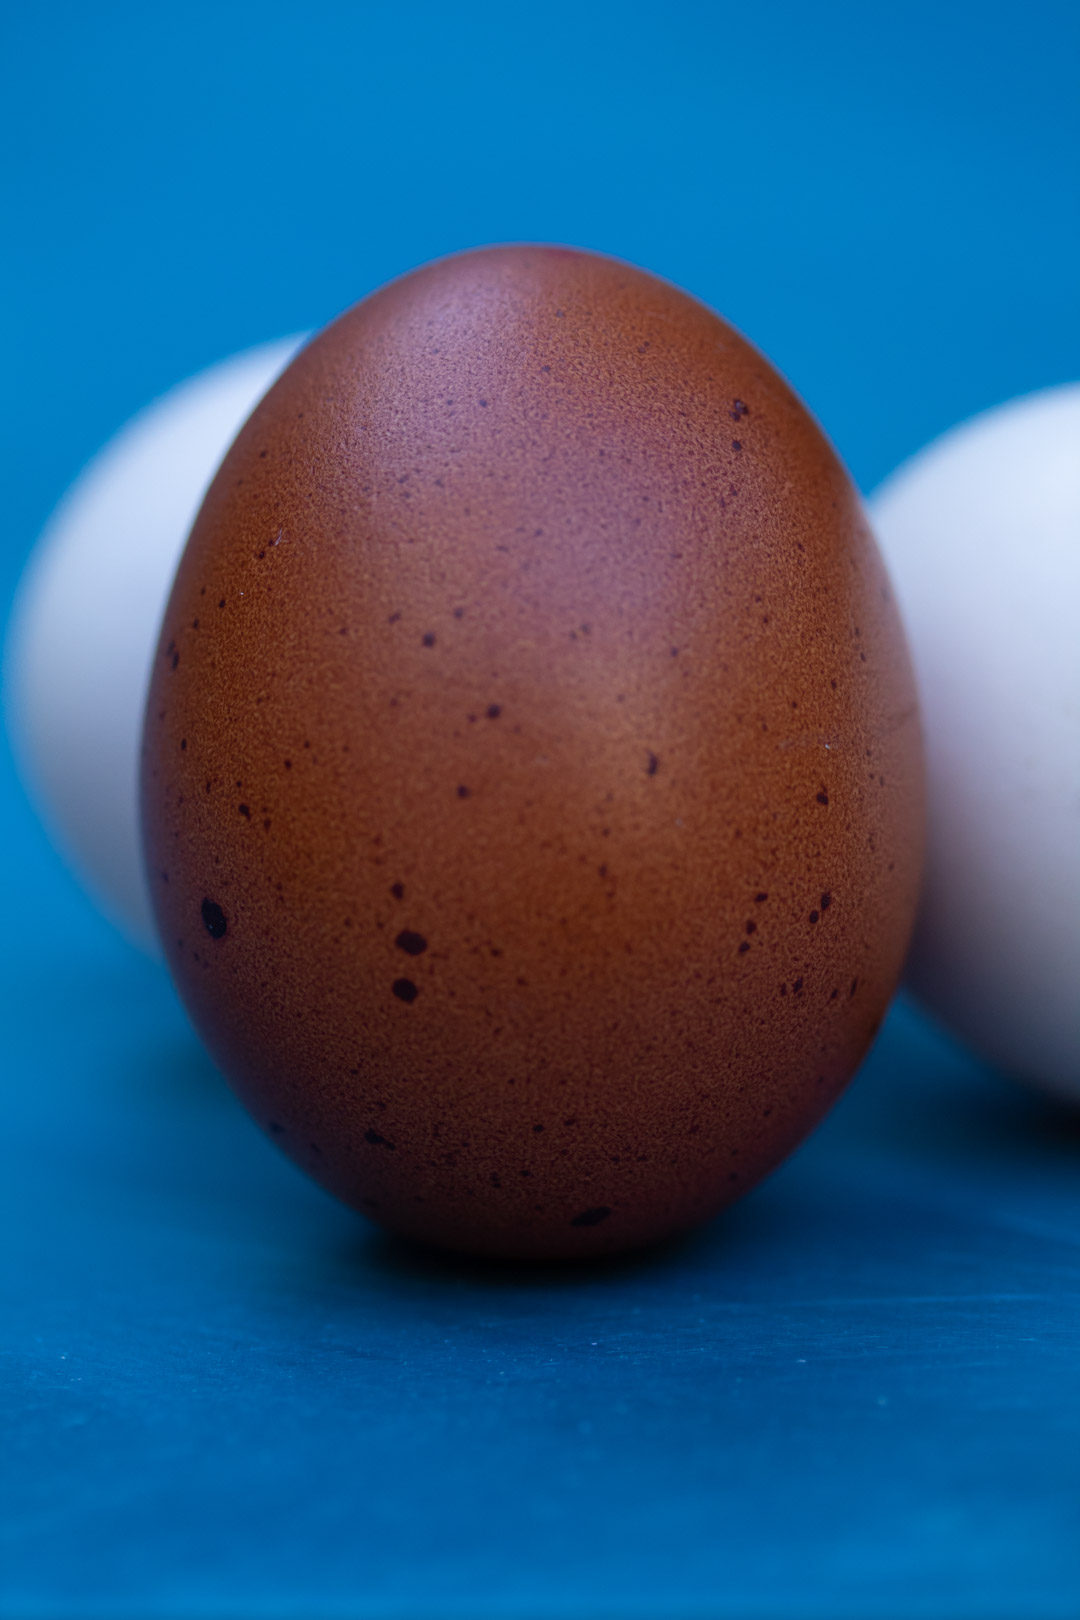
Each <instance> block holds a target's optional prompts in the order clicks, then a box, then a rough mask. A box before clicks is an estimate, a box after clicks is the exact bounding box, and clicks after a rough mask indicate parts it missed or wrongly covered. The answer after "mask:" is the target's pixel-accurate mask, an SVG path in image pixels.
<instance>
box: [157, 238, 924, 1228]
mask: <svg viewBox="0 0 1080 1620" xmlns="http://www.w3.org/2000/svg"><path fill="white" fill-rule="evenodd" d="M143 794H144V805H143V812H144V826H145V844H146V859H147V863H148V870H149V873H150V879H151V883H152V888H153V893H154V898H155V903H156V909H157V919H158V923H159V927H160V931H161V936H162V940H163V942H164V946H165V950H166V952H167V954H168V958H169V961H170V963H171V966H172V970H173V973H174V975H175V977H176V981H177V983H178V985H179V987H180V990H181V993H182V995H183V998H184V1001H185V1003H186V1005H187V1007H188V1009H189V1011H190V1013H191V1016H192V1018H193V1019H194V1022H195V1024H196V1026H197V1028H198V1029H199V1031H200V1032H201V1034H202V1035H203V1037H204V1038H205V1040H206V1043H207V1045H208V1046H209V1048H210V1051H211V1052H212V1053H213V1055H214V1056H215V1057H216V1058H217V1060H218V1061H219V1062H220V1064H221V1066H222V1068H223V1069H224V1071H225V1073H226V1074H227V1075H228V1076H229V1078H230V1079H231V1081H232V1083H233V1084H234V1086H235V1087H236V1089H237V1091H238V1092H239V1094H240V1096H241V1097H242V1098H243V1099H244V1101H245V1102H246V1103H247V1105H248V1107H249V1108H250V1109H251V1111H252V1112H253V1113H254V1115H255V1116H256V1118H257V1119H258V1120H259V1121H260V1122H261V1124H262V1125H263V1127H264V1128H265V1129H266V1130H267V1131H268V1132H269V1133H271V1135H272V1136H273V1138H274V1140H275V1141H276V1142H278V1144H279V1145H280V1146H281V1147H282V1148H284V1149H285V1151H286V1152H287V1153H289V1154H290V1155H291V1156H292V1157H293V1158H294V1159H295V1160H296V1162H297V1163H298V1164H300V1165H302V1166H303V1167H304V1168H305V1169H306V1170H308V1171H309V1172H310V1173H311V1174H312V1175H313V1176H314V1177H316V1178H317V1179H318V1180H319V1181H320V1182H322V1183H323V1185H324V1186H326V1187H328V1188H330V1189H331V1190H332V1191H334V1192H335V1193H337V1194H338V1195H339V1196H340V1197H341V1198H343V1199H345V1200H346V1201H347V1202H348V1203H350V1204H353V1205H355V1206H356V1207H357V1208H358V1209H360V1210H362V1211H364V1212H365V1213H366V1214H368V1215H370V1216H371V1217H372V1218H373V1219H375V1220H376V1221H380V1222H383V1223H385V1225H386V1226H388V1227H391V1228H393V1229H395V1230H396V1231H398V1232H402V1233H407V1234H411V1235H413V1236H415V1237H417V1238H420V1239H424V1240H429V1241H431V1242H433V1243H436V1244H440V1245H444V1246H446V1247H449V1248H454V1249H462V1250H472V1251H476V1252H484V1253H488V1254H498V1255H529V1256H551V1257H554V1256H593V1255H598V1254H602V1253H607V1252H611V1251H614V1250H618V1249H623V1248H627V1247H630V1246H632V1245H635V1244H641V1243H643V1242H645V1241H647V1240H650V1239H654V1238H657V1237H660V1236H662V1235H663V1234H665V1233H669V1232H672V1231H674V1230H677V1229H679V1228H682V1227H686V1226H689V1225H690V1224H691V1223H693V1222H696V1221H700V1220H702V1219H704V1218H705V1217H706V1216H709V1215H711V1214H712V1213H713V1212H714V1211H715V1210H717V1209H719V1208H720V1207H721V1206H722V1205H724V1204H726V1203H728V1202H729V1201H730V1200H731V1199H733V1198H735V1197H737V1196H738V1195H739V1194H740V1193H742V1192H744V1191H745V1190H746V1189H747V1188H748V1187H751V1186H753V1184H754V1183H755V1182H756V1181H757V1180H759V1178H760V1177H761V1176H763V1175H764V1174H765V1173H766V1172H767V1171H768V1170H770V1169H771V1168H772V1167H773V1166H774V1165H775V1164H776V1163H777V1162H778V1161H779V1160H780V1159H781V1158H783V1156H784V1155H785V1154H786V1153H787V1152H788V1151H789V1149H791V1148H792V1147H793V1146H794V1144H795V1143H797V1142H798V1141H799V1140H800V1138H801V1137H803V1136H804V1135H805V1134H806V1132H807V1131H808V1130H810V1128H811V1127H812V1126H813V1125H814V1123H815V1122H816V1121H817V1120H818V1119H820V1117H821V1116H822V1114H823V1113H824V1112H825V1110H826V1108H827V1107H828V1106H829V1104H830V1103H831V1102H832V1101H833V1099H834V1098H835V1097H836V1095H837V1093H838V1092H839V1090H840V1088H841V1087H842V1086H843V1085H844V1083H845V1082H846V1081H847V1079H848V1077H849V1076H850V1075H851V1073H852V1071H853V1069H854V1068H855V1065H856V1064H857V1063H858V1062H859V1059H860V1057H861V1056H862V1054H863V1052H864V1051H865V1050H866V1047H867V1044H868V1042H869V1041H870V1039H871V1036H872V1035H873V1033H874V1030H875V1028H876V1027H877V1024H878V1022H879V1020H880V1018H881V1016H882V1013H883V1011H884V1008H885V1006H886V1003H887V1001H888V999H889V996H890V994H891V992H892V990H893V987H894V985H895V982H896V979H897V975H898V972H899V969H900V965H901V960H902V957H903V954H904V949H905V945H906V943H907V939H908V932H909V927H910V924H911V920H912V913H913V906H914V901H915V896H916V887H917V883H918V877H919V866H920V856H921V839H922V832H921V821H922V804H921V765H920V749H919V730H918V720H917V714H916V705H915V696H914V690H913V685H912V678H911V673H910V670H909V666H908V660H907V655H906V651H905V647H904V640H903V635H902V631H901V628H900V624H899V622H898V619H897V614H896V609H895V606H894V604H893V600H892V597H891V594H890V591H889V587H888V583H887V581H886V578H885V574H884V572H883V569H882V565H881V562H880V560H879V558H878V555H877V552H876V550H875V548H874V544H873V541H872V539H871V537H870V534H869V532H868V530H867V526H866V523H865V521H864V518H863V514H862V511H861V508H860V504H859V500H858V497H857V496H856V494H855V491H854V490H853V488H852V486H851V484H850V482H849V480H848V478H847V476H846V474H845V472H844V469H843V467H842V466H841V465H840V463H839V461H838V460H837V457H836V455H835V454H834V452H833V451H832V449H831V448H830V446H829V444H828V443H827V442H826V440H825V438H824V437H823V436H822V433H821V431H820V429H819V428H818V427H817V426H816V424H815V423H814V421H813V420H812V419H811V417H810V416H809V415H808V414H807V412H806V410H805V408H804V407H803V405H802V404H801V403H800V402H799V400H798V399H797V398H796V397H795V396H794V394H793V393H792V392H791V390H790V388H788V386H787V385H786V384H785V383H784V381H783V380H782V379H781V378H780V377H779V376H778V375H777V373H776V372H775V371H774V370H773V368H772V366H771V365H769V364H768V362H767V361H766V360H764V359H763V358H762V356H761V355H760V354H759V353H758V352H757V351H756V350H755V349H753V348H752V347H751V346H750V344H748V343H747V342H746V341H745V340H744V339H743V338H741V337H740V336H739V335H738V334H737V333H736V332H734V331H733V330H732V329H731V328H730V327H729V326H727V325H726V324H725V323H724V322H723V321H722V320H720V319H719V318H718V317H717V316H716V315H714V314H713V313H712V312H711V311H710V310H708V309H706V308H704V307H703V306H702V305H701V304H699V303H697V302H696V301H695V300H694V299H692V298H690V297H688V296H687V295H686V294H685V293H683V292H680V291H678V290H677V289H675V288H673V287H671V286H668V285H666V284H665V283H664V282H662V281H658V280H656V279H655V278H654V277H653V276H650V275H646V274H644V273H643V272H641V271H639V270H636V269H633V268H631V267H630V266H628V265H625V264H620V263H616V262H613V261H611V260H608V259H604V258H599V257H596V256H594V255H592V254H587V253H579V252H570V251H567V250H564V249H556V248H547V247H513V248H500V249H494V250H489V251H484V252H476V253H468V254H465V255H462V256H461V257H457V258H453V259H448V260H445V261H442V262H440V263H437V264H433V265H429V266H427V267H426V268H424V269H421V270H418V271H416V272H415V273H414V274H412V275H408V276H406V277H405V278H404V279H402V280H400V281H397V282H394V283H393V284H392V285H390V286H388V287H386V288H384V289H383V290H382V291H380V292H378V293H376V294H375V295H374V296H373V297H370V298H368V299H365V300H364V302H362V303H361V304H358V305H357V306H356V307H355V308H354V309H352V310H350V311H349V312H348V313H347V314H345V315H343V316H342V317H341V319H340V320H338V321H336V322H335V323H334V324H333V325H332V326H330V327H328V328H327V329H326V331H324V332H323V333H322V334H321V335H320V336H319V337H317V338H316V339H315V340H314V341H313V342H312V343H311V344H310V346H309V347H308V348H306V349H305V350H304V351H303V352H302V353H301V354H300V355H299V356H298V357H297V359H296V360H295V361H294V362H293V363H292V365H291V366H290V367H289V369H288V370H287V371H286V372H285V374H284V375H283V377H282V378H281V379H280V381H279V382H277V383H276V384H275V385H274V387H273V388H272V389H271V390H270V393H269V394H268V395H267V396H266V398H265V399H264V400H263V402H262V404H261V405H260V406H259V407H258V408H257V409H256V411H255V413H254V415H253V416H252V417H251V419H250V420H249V422H248V423H247V425H246V426H245V427H244V429H243V430H242V432H241V433H240V436H239V438H238V439H237V441H236V443H235V445H234V446H233V448H232V450H231V451H230V452H229V454H228V456H227V457H226V459H225V462H224V464H223V466H222V468H221V470H220V471H219V473H218V475H217V478H216V479H215V481H214V483H213V485H212V487H211V489H210V492H209V494H208V495H207V497H206V501H205V504H204V505H203V508H202V511H201V513H200V515H199V517H198V519H197V521H196V523H195V527H194V530H193V532H192V535H191V538H190V540H189V542H188V546H187V551H186V553H185V555H184V559H183V562H182V564H181V567H180V571H179V575H178V577H177V580H176V584H175V586H174V589H173V592H172V597H171V600H170V602H169V606H168V610H167V613H166V617H165V622H164V628H163V630H162V634H161V643H160V647H159V651H158V655H157V661H156V667H155V670H154V674H153V682H152V689H151V694H150V700H149V706H148V711H147V721H146V731H145V764H144V775H143Z"/></svg>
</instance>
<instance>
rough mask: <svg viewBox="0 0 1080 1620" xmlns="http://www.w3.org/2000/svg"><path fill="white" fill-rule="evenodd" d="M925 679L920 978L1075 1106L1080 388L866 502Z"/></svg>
mask: <svg viewBox="0 0 1080 1620" xmlns="http://www.w3.org/2000/svg"><path fill="white" fill-rule="evenodd" d="M871 514H872V521H873V524H874V528H875V529H876V531H877V534H878V537H879V539H880V541H881V545H882V548H883V550H884V553H885V556H886V559H887V562H888V565H889V568H890V571H891V574H892V577H893V580H894V582H895V585H896V591H897V595H898V598H899V601H900V605H901V609H902V611H903V614H904V618H905V621H906V624H907V629H908V635H909V639H910V643H911V648H912V653H913V656H914V659H915V665H916V671H917V674H918V680H919V686H920V692H921V698H922V705H923V717H924V723H925V729H926V742H927V756H928V769H929V860H928V868H927V877H926V888H925V893H924V898H923V903H922V909H921V915H920V918H919V922H918V925H917V929H916V935H915V941H914V945H913V949H912V954H911V959H910V963H909V968H908V977H909V982H910V984H911V986H912V988H913V989H914V990H915V991H916V993H917V994H918V995H919V996H920V998H921V999H922V1000H923V1001H924V1002H925V1003H926V1004H927V1005H928V1006H929V1007H930V1008H931V1009H932V1010H933V1011H934V1012H935V1013H937V1014H938V1015H939V1016H940V1017H941V1018H942V1019H943V1020H945V1022H946V1023H948V1024H949V1025H951V1026H952V1028H953V1029H954V1030H955V1031H956V1032H957V1033H958V1034H959V1035H961V1036H962V1037H964V1038H965V1039H966V1040H967V1041H968V1042H970V1043H971V1045H972V1046H974V1047H975V1048H977V1049H978V1050H979V1051H981V1052H982V1053H983V1054H984V1055H985V1056H986V1057H988V1058H989V1059H991V1060H992V1061H993V1062H994V1063H996V1064H998V1065H999V1066H1001V1067H1002V1068H1004V1069H1007V1070H1010V1071H1012V1072H1013V1073H1014V1074H1016V1075H1019V1076H1023V1077H1025V1078H1028V1079H1031V1080H1035V1081H1038V1082H1040V1083H1041V1084H1043V1085H1045V1086H1047V1087H1049V1088H1050V1089H1052V1090H1055V1091H1057V1092H1058V1093H1060V1094H1062V1095H1066V1096H1070V1097H1072V1098H1074V1099H1077V1100H1080V385H1074V386H1069V387H1064V388H1054V389H1048V390H1047V391H1046V392H1044V393H1040V394H1034V395H1032V396H1030V397H1029V398H1026V399H1020V400H1017V401H1015V402H1013V403H1012V404H1009V405H1004V406H1002V407H1000V409H997V410H992V411H988V412H987V413H986V414H985V415H983V416H979V417H976V418H975V419H974V421H971V422H968V423H966V424H964V425H963V426H962V427H958V428H956V429H954V430H953V431H952V432H950V433H947V434H945V435H944V437H943V438H941V439H939V440H938V441H937V442H936V443H934V444H932V445H930V446H929V448H928V449H926V450H923V451H922V452H921V453H920V454H919V455H917V456H915V457H914V458H913V460H911V461H909V462H907V463H906V465H904V466H903V467H901V468H900V470H899V471H898V472H896V473H894V474H893V476H892V477H891V478H889V479H888V480H887V481H886V482H885V483H884V484H883V485H882V486H881V488H880V489H879V490H878V491H877V493H876V494H875V496H874V498H873V500H872V502H871Z"/></svg>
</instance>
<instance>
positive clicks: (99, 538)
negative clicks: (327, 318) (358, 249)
mask: <svg viewBox="0 0 1080 1620" xmlns="http://www.w3.org/2000/svg"><path fill="white" fill-rule="evenodd" d="M301 341H302V340H301V339H300V338H297V337H293V338H285V339H281V340H279V341H277V342H274V343H266V344H262V345H260V346H259V347H258V348H254V349H249V350H247V351H245V352H244V353H243V354H238V355H234V356H233V357H232V358H231V359H228V360H224V361H221V362H220V363H219V364H217V365H215V366H211V367H209V369H208V370H206V371H204V372H202V373H201V374H200V375H198V376H197V377H193V378H190V379H189V380H188V381H187V382H184V383H180V384H179V385H178V386H176V387H175V388H173V389H171V390H170V391H169V392H168V393H167V394H165V395H163V396H162V398H161V399H159V400H156V401H155V402H154V403H153V404H152V405H148V406H147V407H146V408H145V410H142V411H140V412H139V414H138V415H137V416H136V417H134V418H133V419H132V420H131V421H130V422H128V423H127V424H126V425H125V426H124V427H123V428H121V429H120V431H119V432H118V433H117V434H116V435H115V436H114V438H112V439H111V440H110V441H109V443H108V444H107V445H106V446H105V447H104V449H102V450H101V451H99V452H98V454H97V455H96V456H95V457H94V458H93V460H92V461H91V462H90V463H89V465H88V466H87V467H86V468H85V469H84V471H83V472H82V473H81V474H80V475H79V477H78V478H77V479H76V481H75V483H74V484H73V485H72V486H71V488H70V489H69V490H68V492H67V494H66V495H65V497H64V499H63V501H62V502H61V504H60V505H59V506H58V507H57V509H56V511H55V513H54V514H53V515H52V517H51V518H50V520H49V522H48V523H47V525H46V527H45V530H44V532H43V534H42V536H41V538H40V540H39V541H38V543H37V545H36V547H35V549H34V551H33V554H32V555H31V558H30V562H29V564H28V565H27V568H26V571H25V573H24V576H23V579H22V581H21V583H20V587H19V592H18V595H17V598H16V602H15V610H14V613H13V616H12V622H11V630H10V632H9V636H8V641H7V646H6V648H5V664H6V666H7V668H6V671H5V673H6V675H7V679H6V681H5V685H6V687H7V689H8V720H9V729H10V732H11V736H12V740H13V743H14V745H15V752H16V756H17V759H18V763H19V767H20V774H21V776H22V778H23V780H24V782H25V783H26V786H27V788H28V790H29V792H30V795H31V797H32V799H33V800H34V802H35V804H36V805H37V807H38V809H39V811H40V814H41V816H42V819H43V821H44V822H45V824H46V826H47V827H48V829H49V831H50V832H51V834H52V837H53V839H54V841H55V842H56V843H57V844H58V845H59V847H60V849H61V850H62V851H63V852H64V854H65V855H66V857H67V859H68V860H69V862H70V864H71V865H72V867H73V868H74V869H75V871H76V873H77V874H78V875H79V877H80V879H81V880H82V882H83V884H84V885H85V887H86V888H87V889H88V891H89V892H90V894H91V896H92V897H93V898H94V900H95V901H96V903H97V904H98V905H99V906H100V907H101V909H102V910H103V911H104V912H105V913H106V915H107V916H109V917H110V918H111V919H112V920H113V921H114V922H116V923H117V924H118V926H119V927H120V928H121V929H122V930H123V932H124V933H126V934H127V935H128V937H129V938H131V939H132V940H133V941H135V942H137V943H138V944H139V945H141V946H142V947H143V948H144V949H145V950H147V951H149V952H152V953H156V951H157V940H156V936H155V933H154V925H153V921H152V917H151V908H150V899H149V895H148V893H147V889H146V881H145V876H144V871H143V861H142V846H141V840H140V837H139V829H138V798H139V793H138V776H139V745H140V741H141V735H142V722H143V711H144V710H145V707H146V690H147V686H148V683H149V680H150V667H151V664H152V662H153V656H154V648H155V646H156V644H157V637H158V631H159V629H160V626H161V615H162V612H163V610H164V607H165V603H166V601H167V600H168V595H169V588H170V586H171V584H172V578H173V574H174V572H175V570H176V564H177V561H178V560H179V557H180V553H181V552H182V550H183V548H184V542H185V540H186V539H187V534H188V530H189V529H190V528H191V524H192V520H193V518H194V517H195V514H196V512H197V511H198V509H199V504H200V502H201V500H202V497H203V495H204V494H205V493H206V488H207V485H208V484H209V483H210V480H211V478H212V477H213V475H214V473H215V471H216V470H217V465H218V462H219V461H220V460H221V458H222V456H223V455H224V453H225V451H226V450H227V449H228V447H229V444H230V443H231V441H232V439H233V437H234V436H235V434H236V431H237V429H238V428H239V427H240V426H241V425H242V423H243V422H244V420H245V419H246V417H247V416H248V414H249V413H250V411H251V408H252V406H253V405H254V404H255V403H256V401H257V400H258V399H259V398H260V397H261V395H262V394H264V393H265V392H266V389H267V388H268V386H269V385H270V383H271V382H273V380H274V378H275V377H276V376H277V375H278V373H279V372H280V371H281V369H282V367H283V366H285V365H286V363H287V362H288V361H289V360H290V359H291V358H292V356H293V355H294V354H295V352H296V349H297V347H298V346H299V343H300V342H301Z"/></svg>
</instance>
